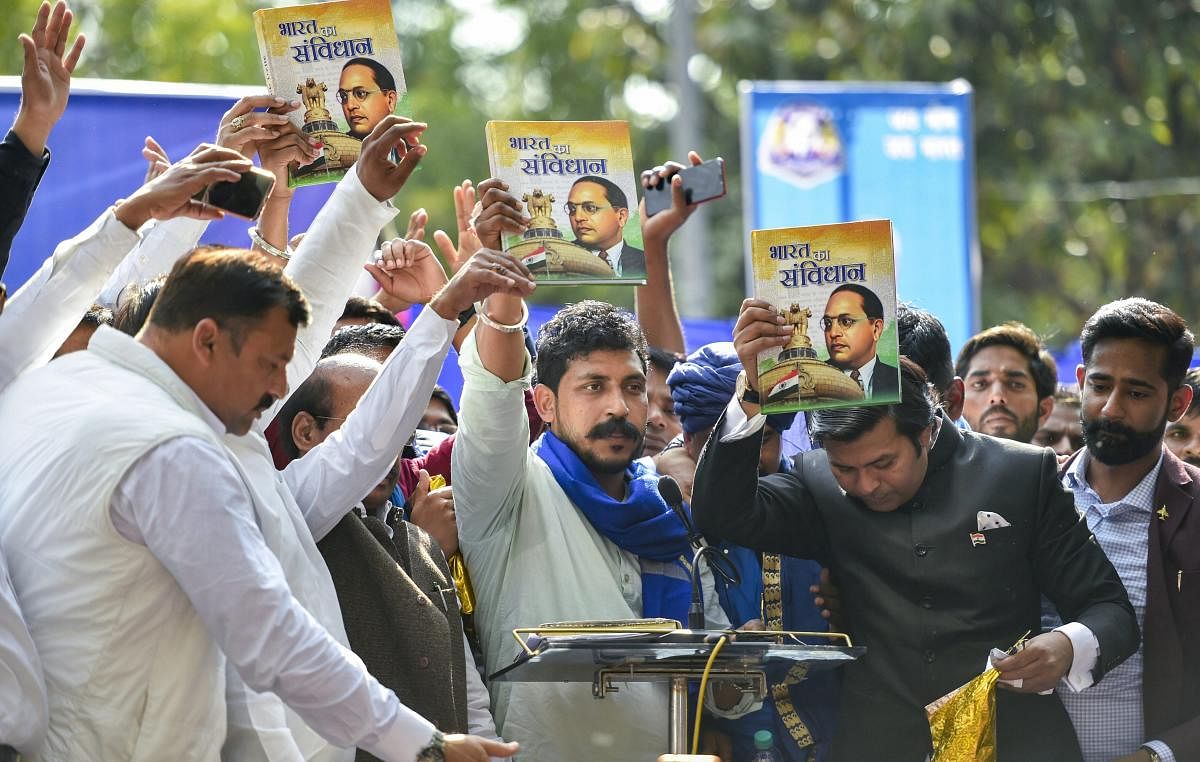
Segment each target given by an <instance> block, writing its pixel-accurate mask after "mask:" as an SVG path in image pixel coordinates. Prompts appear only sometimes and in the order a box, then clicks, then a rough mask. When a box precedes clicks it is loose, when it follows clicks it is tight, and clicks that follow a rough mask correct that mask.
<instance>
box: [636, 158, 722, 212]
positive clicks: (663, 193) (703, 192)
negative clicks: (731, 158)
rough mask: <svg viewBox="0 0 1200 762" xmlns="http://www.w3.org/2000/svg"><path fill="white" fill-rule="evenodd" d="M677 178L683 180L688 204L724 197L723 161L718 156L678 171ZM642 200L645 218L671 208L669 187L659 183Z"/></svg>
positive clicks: (684, 193) (684, 195) (648, 190)
mask: <svg viewBox="0 0 1200 762" xmlns="http://www.w3.org/2000/svg"><path fill="white" fill-rule="evenodd" d="M679 176H680V177H682V178H683V199H684V201H686V202H687V203H689V204H699V203H701V202H703V201H712V200H713V199H714V198H720V197H721V196H724V195H725V160H724V159H722V158H720V157H719V156H718V157H717V158H715V159H709V160H708V161H706V162H704V163H703V164H697V165H696V166H694V167H688V168H687V169H683V170H680V172H679ZM643 198H645V199H646V216H647V217H653V216H654V215H656V214H658V213H659V212H661V211H663V210H664V209H670V208H671V186H670V184H669V183H665V182H660V183H659V184H658V186H656V187H654V186H652V187H650V188H647V189H646V191H645V194H644V195H643Z"/></svg>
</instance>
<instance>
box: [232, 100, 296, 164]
mask: <svg viewBox="0 0 1200 762" xmlns="http://www.w3.org/2000/svg"><path fill="white" fill-rule="evenodd" d="M299 107H300V102H299V101H292V102H291V103H288V101H286V100H285V99H283V98H278V97H276V96H274V95H248V96H246V97H245V98H242V99H240V100H238V102H237V103H234V104H233V105H232V106H230V107H229V110H228V111H226V112H225V113H224V114H222V115H221V121H220V122H219V123H218V124H217V145H219V146H224V147H225V148H232V149H233V150H235V151H237V152H239V153H241V154H242V155H243V156H253V155H254V154H255V152H256V151H258V146H259V144H260V143H263V142H266V141H269V140H274V139H275V138H277V137H279V136H280V135H282V134H283V132H284V130H285V129H286V126H287V125H289V124H291V123H290V122H289V121H288V118H287V117H286V116H284V114H286V113H287V112H288V111H294V110H295V109H297V108H299ZM258 108H261V109H268V110H267V111H255V110H254V109H258ZM281 109H282V111H281Z"/></svg>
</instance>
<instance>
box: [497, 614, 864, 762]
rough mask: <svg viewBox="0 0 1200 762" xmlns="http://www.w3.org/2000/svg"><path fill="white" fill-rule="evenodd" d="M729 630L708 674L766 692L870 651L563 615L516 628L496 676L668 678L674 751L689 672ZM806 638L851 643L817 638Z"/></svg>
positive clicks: (603, 689) (607, 684) (801, 638)
mask: <svg viewBox="0 0 1200 762" xmlns="http://www.w3.org/2000/svg"><path fill="white" fill-rule="evenodd" d="M722 635H724V636H726V637H727V642H725V643H724V644H723V646H722V648H721V650H720V652H719V653H718V654H717V656H716V658H715V659H714V660H712V664H711V666H710V668H709V669H708V676H709V679H713V680H722V681H728V680H735V681H737V682H739V683H742V684H744V685H746V686H747V687H749V688H752V689H753V690H754V691H755V692H756V694H757V696H758V697H759V698H763V697H765V696H766V695H767V693H768V686H769V685H770V684H771V683H777V682H782V681H783V680H784V678H785V677H786V676H787V674H788V672H789V671H790V670H791V669H792V668H793V667H795V666H796V665H799V664H803V665H806V666H807V667H808V668H809V669H833V668H835V667H839V666H841V665H843V664H847V663H849V662H851V661H853V660H855V659H857V658H858V657H860V656H862V654H863V653H865V652H866V649H865V648H863V647H861V646H855V645H853V643H851V642H850V638H849V636H847V635H844V634H842V633H830V632H786V631H762V630H745V631H743V630H728V631H722V630H684V629H681V628H680V625H679V623H678V622H675V621H673V620H630V621H623V622H558V623H554V624H547V625H542V626H540V627H531V628H526V629H518V630H513V637H514V638H516V640H517V643H519V644H520V646H521V652H520V653H519V654H518V656H517V659H516V660H515V661H514V662H513V663H512V664H510V665H509V666H507V667H505V668H504V669H501V670H500V671H498V672H496V673H495V674H493V675H492V676H491V677H490V678H489V679H490V680H501V681H507V682H518V683H519V682H528V683H576V682H579V683H591V684H592V695H593V696H595V697H596V698H598V699H602V698H604V697H605V696H607V695H608V694H609V693H611V692H616V691H617V689H616V688H614V687H613V683H615V682H616V683H625V682H654V681H662V682H668V683H669V684H670V688H671V690H670V699H669V701H670V704H669V706H668V713H667V716H668V720H669V723H670V726H669V728H668V739H669V746H670V748H669V749H668V752H669V753H672V754H686V753H687V751H688V749H687V741H688V728H687V698H688V687H687V686H688V680H692V679H697V680H698V679H700V678H701V676H702V675H703V674H704V671H705V667H706V665H708V664H709V661H710V659H709V657H710V656H711V655H712V652H713V649H714V648H715V646H716V644H717V641H718V640H719V639H720V638H721V636H722ZM807 640H825V641H836V642H841V643H843V644H844V645H813V644H811V643H808V642H806V641H807Z"/></svg>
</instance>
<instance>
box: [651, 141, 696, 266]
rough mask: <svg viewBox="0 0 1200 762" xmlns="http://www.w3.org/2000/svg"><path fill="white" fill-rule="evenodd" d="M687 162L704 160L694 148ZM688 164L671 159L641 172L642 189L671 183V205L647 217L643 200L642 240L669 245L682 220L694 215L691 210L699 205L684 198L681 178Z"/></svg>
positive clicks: (693, 164) (694, 164) (684, 220)
mask: <svg viewBox="0 0 1200 762" xmlns="http://www.w3.org/2000/svg"><path fill="white" fill-rule="evenodd" d="M688 161H690V162H691V164H692V166H693V167H694V166H696V165H697V164H701V163H702V162H703V159H701V158H700V154H698V153H696V152H695V151H688ZM684 169H686V167H684V166H683V165H682V164H680V163H679V162H676V161H668V162H666V163H665V164H661V165H659V166H657V167H655V168H654V169H648V170H646V171H645V172H643V173H642V187H643V188H658V187H661V185H660V184H661V183H664V182H665V183H669V184H670V186H671V208H670V209H664V210H662V211H661V212H659V213H658V214H656V215H654V216H653V217H647V216H646V202H645V200H643V201H642V202H641V205H640V206H639V213H640V215H641V220H642V238H643V240H645V241H647V242H649V241H656V242H659V243H662V244H663V245H665V244H666V241H667V239H668V238H670V237H671V234H673V233H674V232H675V231H676V230H678V229H679V228H680V227H681V226H682V225H683V223H685V222H687V219H688V217H691V216H692V212H694V211H696V207H698V206H700V205H699V204H688V203H687V202H685V201H684V198H683V178H682V177H679V173H680V172H682V171H683V170H684Z"/></svg>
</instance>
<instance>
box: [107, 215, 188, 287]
mask: <svg viewBox="0 0 1200 762" xmlns="http://www.w3.org/2000/svg"><path fill="white" fill-rule="evenodd" d="M207 229H208V220H194V219H192V218H190V217H177V218H175V219H173V220H163V221H161V222H158V221H156V222H154V223H152V224H151V225H149V226H143V227H142V230H143V231H144V233H143V235H142V240H141V241H140V242H139V243H138V245H137V246H135V247H134V248H133V250H132V251H130V252H129V253H128V254H126V255H125V258H124V259H122V260H121V262H120V264H118V265H117V269H115V270H113V273H112V275H110V276H109V278H108V282H106V283H105V284H104V287H103V288H102V289H100V295H99V296H98V297H96V301H97V302H99V303H100V304H103V305H104V306H105V307H108V308H110V309H116V308H117V297H118V296H120V295H121V289H123V288H125V287H126V286H128V285H129V284H130V283H139V284H140V283H146V282H147V281H150V280H153V279H154V278H157V277H158V276H160V275H166V274H167V273H169V272H171V268H172V267H174V266H175V262H176V261H177V260H178V259H179V258H180V257H182V256H183V255H184V254H187V253H188V252H189V251H191V250H192V249H194V248H196V244H197V243H199V241H200V236H202V235H204V231H205V230H207Z"/></svg>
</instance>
